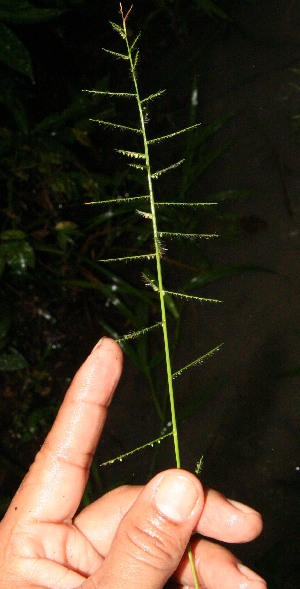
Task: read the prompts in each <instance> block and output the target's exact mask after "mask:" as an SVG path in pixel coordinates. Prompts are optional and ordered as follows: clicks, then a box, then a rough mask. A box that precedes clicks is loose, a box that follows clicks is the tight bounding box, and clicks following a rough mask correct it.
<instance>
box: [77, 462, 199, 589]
mask: <svg viewBox="0 0 300 589" xmlns="http://www.w3.org/2000/svg"><path fill="white" fill-rule="evenodd" d="M203 502H204V499H203V490H202V486H201V484H200V482H199V481H198V479H197V478H196V477H195V476H194V475H193V474H191V473H189V472H186V471H183V470H177V469H172V470H167V471H165V472H163V473H160V474H158V475H157V476H156V477H154V478H153V479H152V480H151V481H150V483H148V485H146V486H145V487H144V489H143V490H142V491H141V493H140V495H139V496H138V497H137V499H136V501H135V503H134V504H133V505H132V507H131V508H130V510H129V511H128V512H127V513H126V515H125V516H124V518H123V519H122V521H121V523H120V525H119V527H118V529H117V532H116V535H115V537H114V540H113V542H112V545H111V548H110V551H109V553H108V555H107V557H106V559H105V560H104V562H103V564H102V565H101V567H100V569H99V570H98V571H97V573H95V574H94V575H92V577H90V579H89V580H87V581H86V582H85V583H83V585H82V588H84V589H89V588H90V587H93V589H98V588H100V587H101V589H106V588H108V587H109V588H110V589H121V588H122V589H123V587H130V588H131V589H140V588H141V587H143V589H162V587H164V585H165V583H166V582H167V580H168V579H169V578H170V577H171V575H172V574H173V573H174V571H175V570H176V569H177V567H178V565H179V563H180V561H181V558H182V556H183V554H184V551H185V549H186V546H187V544H188V542H189V540H190V537H191V534H192V533H193V531H194V529H195V527H196V525H197V522H198V520H199V517H200V515H201V512H202V509H203Z"/></svg>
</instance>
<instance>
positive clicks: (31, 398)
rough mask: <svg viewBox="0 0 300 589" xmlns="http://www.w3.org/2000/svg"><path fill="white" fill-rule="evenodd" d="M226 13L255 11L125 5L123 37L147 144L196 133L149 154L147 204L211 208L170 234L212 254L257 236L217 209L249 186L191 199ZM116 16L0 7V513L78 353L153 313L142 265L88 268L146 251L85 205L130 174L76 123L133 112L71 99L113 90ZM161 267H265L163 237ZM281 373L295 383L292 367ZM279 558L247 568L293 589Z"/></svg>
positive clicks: (200, 276)
mask: <svg viewBox="0 0 300 589" xmlns="http://www.w3.org/2000/svg"><path fill="white" fill-rule="evenodd" d="M236 4H238V5H239V6H241V5H242V6H243V5H245V6H246V5H247V6H248V7H249V5H251V6H252V5H253V6H254V5H255V4H256V3H255V2H253V0H240V1H239V2H231V1H230V0H216V1H214V0H190V1H189V2H186V1H184V0H143V1H142V2H140V1H138V0H137V1H136V2H135V3H134V12H133V15H132V18H131V20H130V27H132V31H131V34H132V36H134V35H136V34H137V33H138V32H139V31H142V37H141V42H140V45H141V54H142V60H141V64H140V85H141V87H142V90H143V91H144V92H145V93H152V92H155V91H157V90H158V89H161V88H166V89H167V92H166V94H165V95H164V96H163V97H162V99H161V100H159V101H157V102H156V103H155V105H153V109H152V111H151V113H150V114H151V117H150V123H149V125H150V134H152V135H154V136H157V135H162V134H164V133H171V132H173V131H176V130H177V129H179V128H181V127H183V126H186V125H189V124H193V123H194V122H196V121H197V122H198V121H200V122H201V123H202V125H201V127H200V128H199V130H198V131H197V132H195V133H193V134H188V135H189V136H188V137H187V138H184V139H182V138H180V140H179V141H174V142H173V143H172V148H170V151H169V150H168V152H167V153H165V151H164V150H158V152H157V155H156V157H157V164H158V165H157V167H158V168H160V167H166V166H167V165H168V164H169V163H172V161H174V159H175V160H176V159H180V158H181V157H182V154H183V157H185V163H184V165H183V167H182V169H181V170H178V171H176V172H175V173H174V174H171V175H170V176H168V178H167V177H166V180H164V181H163V182H162V183H161V184H160V185H159V187H158V196H159V198H161V197H162V195H172V199H174V198H175V197H174V192H175V190H176V197H177V198H178V199H179V200H184V199H187V200H192V199H194V200H199V201H203V202H209V201H214V202H218V207H216V208H213V207H211V208H210V209H209V210H205V212H201V214H200V213H199V214H198V213H197V214H195V211H193V214H192V215H190V214H185V213H184V211H182V212H181V213H180V229H181V230H185V231H190V232H192V231H193V229H195V227H196V228H199V226H200V227H201V232H202V231H203V232H210V231H211V232H216V233H218V235H219V239H220V240H221V241H220V244H221V245H220V246H219V249H220V248H222V247H223V246H224V247H226V244H228V243H230V244H232V243H234V241H235V239H236V238H237V237H238V236H239V234H240V233H241V232H247V233H248V232H249V234H250V233H251V232H253V233H255V232H256V231H258V230H260V229H261V223H262V222H261V220H260V219H258V218H257V217H255V216H253V217H246V218H243V217H241V216H240V215H239V214H238V213H236V212H235V210H234V208H235V207H234V205H232V204H230V203H231V201H234V202H235V201H236V199H237V200H241V199H247V198H249V197H251V195H252V194H253V193H254V191H253V190H252V189H251V187H250V189H249V186H247V187H246V188H245V189H244V188H243V187H242V186H241V185H240V184H239V185H238V186H234V185H232V186H231V187H230V188H229V189H228V187H226V189H225V188H224V189H223V187H222V186H221V189H220V190H218V191H216V192H215V193H213V194H206V193H205V192H203V190H202V189H201V182H200V181H199V179H200V180H201V176H202V174H203V173H205V172H206V171H207V170H208V169H209V167H210V166H211V165H213V164H214V162H216V160H218V158H219V157H220V156H221V155H222V154H223V153H224V152H225V151H226V150H227V149H228V147H229V145H230V144H229V142H227V141H224V140H223V139H222V137H223V135H222V130H223V129H224V127H226V125H227V124H228V122H229V121H231V120H232V118H234V116H235V113H233V112H223V113H222V114H221V116H219V117H217V118H213V119H212V120H205V117H204V116H203V113H202V98H201V83H202V82H203V80H205V77H206V75H207V73H208V69H209V64H210V55H211V52H212V49H213V44H214V41H215V39H216V38H219V37H226V35H227V34H228V31H230V29H231V27H232V26H234V16H235V15H234V7H235V5H236ZM128 7H129V3H126V2H125V1H124V8H128ZM118 11H119V2H118V1H111V0H101V1H99V0H31V1H30V2H29V1H27V0H13V1H12V0H0V190H1V201H0V203H1V205H0V207H1V208H0V214H1V217H0V275H1V283H0V303H1V304H0V379H1V390H2V393H1V397H0V410H1V412H0V427H1V436H0V484H1V487H2V498H1V511H2V512H3V511H4V510H5V508H6V506H7V504H8V502H9V500H10V497H11V495H12V493H13V492H14V491H15V489H16V487H17V485H18V484H19V481H20V478H21V477H22V476H23V475H24V474H25V472H26V470H27V468H28V465H29V464H30V462H31V461H32V459H33V457H34V455H35V452H36V449H37V448H38V446H39V443H40V442H41V441H42V440H43V438H44V436H45V433H46V432H47V431H48V429H49V427H50V425H51V423H52V421H53V418H54V416H55V414H56V411H57V408H58V406H59V404H60V402H61V399H62V396H63V394H64V392H65V389H66V386H67V385H68V383H69V382H70V379H71V378H72V376H73V373H74V370H76V368H77V366H78V365H79V363H80V362H81V361H82V360H83V359H84V357H85V355H86V354H87V353H88V352H89V350H90V348H91V347H92V346H93V345H94V344H95V342H96V341H97V339H98V338H99V337H100V336H101V335H102V334H103V333H104V332H106V333H111V334H112V335H114V336H118V335H120V334H124V333H127V332H128V331H130V330H132V329H133V330H138V329H141V328H143V327H144V325H145V323H147V322H148V320H149V319H151V320H152V318H153V317H154V316H155V313H156V302H155V297H153V295H152V294H151V292H150V291H149V292H148V291H146V289H144V290H143V289H142V290H141V289H140V273H141V268H138V269H135V268H134V267H132V266H126V267H125V268H124V267H119V266H115V265H108V264H101V263H99V261H98V260H99V259H104V258H107V257H117V256H118V255H126V253H128V255H130V254H134V253H140V252H143V251H148V249H149V239H150V238H151V237H150V235H149V233H148V232H147V229H146V227H145V226H144V225H143V224H141V223H140V219H139V218H138V216H137V215H134V213H133V212H130V211H128V209H127V207H125V206H123V205H120V206H119V207H114V208H111V207H109V206H108V207H101V206H99V207H98V206H87V205H85V203H86V202H90V201H98V200H99V201H101V200H108V199H110V198H117V197H118V196H121V197H122V196H127V195H128V196H134V195H136V194H137V193H138V191H140V186H139V177H138V174H137V173H136V172H135V171H130V172H128V170H126V168H125V167H124V164H123V161H122V160H121V159H120V157H119V156H117V154H115V153H114V148H115V147H116V146H117V147H124V146H125V148H128V143H127V142H126V141H127V138H124V139H123V137H121V138H119V137H118V138H117V139H116V137H115V135H114V133H110V132H108V131H103V129H102V128H101V127H100V126H98V125H97V124H95V123H93V122H91V121H90V119H91V118H92V119H93V118H96V119H106V120H111V121H116V122H124V121H125V122H126V123H127V124H128V123H129V122H130V121H131V120H132V117H133V116H134V115H133V113H132V112H131V109H130V105H129V106H128V107H126V108H124V106H123V105H122V107H121V112H120V103H119V102H116V103H115V102H114V100H107V99H105V98H102V97H100V96H97V95H91V94H88V93H84V92H83V90H84V89H97V90H107V89H110V90H118V91H121V90H122V89H124V90H127V89H128V78H127V73H126V72H125V71H124V68H123V64H122V63H119V62H117V61H113V60H111V59H109V58H108V56H107V55H106V54H104V52H102V51H101V48H102V47H107V48H111V49H115V50H116V51H118V50H119V45H118V42H119V40H118V36H116V35H115V34H114V33H113V32H112V30H111V27H110V26H109V21H111V20H113V21H116V20H117V19H118ZM198 78H200V83H199V80H198ZM198 83H199V87H198ZM220 131H221V138H220V135H219V133H220ZM122 142H125V143H124V145H123V144H122ZM199 186H200V188H199ZM164 200H166V198H165V197H164ZM228 205H229V206H228ZM164 215H165V217H164V222H165V223H167V224H168V228H169V230H170V231H172V229H173V230H178V216H177V215H178V209H176V210H175V209H174V210H173V209H172V208H170V209H168V211H167V212H164ZM165 261H166V274H167V277H168V280H169V281H170V283H171V287H172V286H174V285H176V286H178V278H180V280H181V282H182V284H183V287H184V288H185V289H186V291H189V292H191V294H192V291H193V289H198V288H201V289H203V288H205V287H206V285H207V284H211V283H212V282H214V281H216V280H218V279H220V278H224V277H229V276H233V275H236V274H241V273H245V272H248V271H249V272H257V271H261V270H263V271H264V270H265V268H264V267H263V265H262V266H260V267H258V266H255V265H246V264H238V262H237V264H229V265H225V266H222V265H220V261H219V260H218V259H216V258H215V257H214V254H213V250H210V249H209V247H208V246H207V245H206V244H204V245H203V244H199V245H198V244H197V246H196V247H195V244H192V245H189V244H188V243H187V244H186V245H185V248H184V250H182V244H176V243H175V242H174V243H172V245H171V246H170V248H169V250H168V253H167V255H166V259H165ZM210 294H211V293H209V295H210ZM204 296H205V294H204ZM168 310H169V312H170V316H171V317H172V321H173V324H172V329H173V334H174V342H176V339H177V338H178V336H179V333H180V305H179V306H178V305H177V303H176V305H175V302H174V301H173V300H171V299H170V300H169V303H168ZM215 343H216V344H218V343H220V342H219V341H217V342H215ZM153 344H155V340H154V341H152V342H151V350H149V344H147V343H145V342H144V341H142V340H141V341H140V342H137V343H136V344H135V345H129V344H128V345H127V346H125V348H126V351H127V352H128V355H129V356H130V357H131V359H132V360H133V362H134V363H135V365H137V366H138V367H139V369H141V371H142V373H143V377H144V379H146V381H147V384H148V386H149V388H150V391H151V394H152V399H153V401H154V405H157V406H156V410H157V413H158V418H160V420H161V422H160V425H159V427H162V426H163V425H164V419H165V417H164V415H161V414H160V409H159V406H161V405H160V404H161V399H157V394H158V390H159V384H158V382H157V375H156V374H154V377H153V376H152V373H150V372H151V370H150V369H152V368H153V367H154V368H155V367H156V365H157V364H158V363H159V361H160V360H161V357H160V354H159V352H158V351H157V353H156V348H155V345H153ZM205 351H207V350H205ZM155 354H156V355H155ZM291 370H296V373H297V374H298V373H299V368H297V367H295V368H293V367H292V368H291ZM206 392H208V393H209V390H208V391H206ZM157 401H158V402H157ZM200 402H201V399H200ZM195 403H196V404H195ZM197 403H198V404H199V400H198V401H196V402H195V401H194V402H193V403H192V404H190V405H189V406H187V407H185V408H183V411H182V415H184V416H186V415H188V413H189V412H193V411H196V409H197V408H198V405H197ZM196 405H197V406H196ZM158 434H159V431H158ZM113 454H115V452H113ZM108 457H109V456H108ZM129 468H130V467H129ZM93 472H94V474H93V483H94V488H88V493H87V498H86V500H89V499H92V498H93V493H96V494H97V493H98V492H99V488H100V489H101V490H102V489H103V481H102V479H101V476H100V475H99V473H98V472H97V468H95V469H94V471H93ZM279 557H280V555H279V554H277V553H276V547H275V549H274V550H273V551H271V552H269V554H268V561H265V562H264V565H263V566H262V567H261V570H262V571H263V570H265V571H266V572H267V573H269V574H270V578H271V579H272V581H271V582H272V583H273V584H272V585H270V588H272V589H273V588H274V589H279V587H287V588H289V587H291V588H292V589H293V585H292V584H291V585H284V584H283V581H282V580H281V578H280V577H279V576H276V574H274V575H273V572H272V571H273V570H274V569H276V563H277V562H278V559H279ZM284 566H285V565H282V569H284Z"/></svg>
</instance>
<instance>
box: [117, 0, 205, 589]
mask: <svg viewBox="0 0 300 589" xmlns="http://www.w3.org/2000/svg"><path fill="white" fill-rule="evenodd" d="M130 10H131V8H130V9H129V11H128V12H127V14H126V15H125V16H124V15H123V10H122V5H121V14H122V21H123V30H124V35H125V41H126V46H127V52H128V58H129V62H130V69H131V75H132V78H133V83H134V87H135V94H136V99H137V105H138V110H139V116H140V123H141V130H142V136H143V143H144V153H145V164H146V170H147V178H148V187H149V199H150V210H151V218H152V227H153V237H154V246H155V255H156V269H157V280H158V290H159V298H160V307H161V321H162V329H163V338H164V347H165V361H166V371H167V380H168V388H169V398H170V408H171V419H172V429H173V442H174V451H175V459H176V467H177V468H180V466H181V461H180V451H179V441H178V431H177V419H176V411H175V399H174V389H173V379H172V368H171V359H170V346H169V336H168V325H167V317H166V306H165V299H164V297H165V291H164V287H163V278H162V268H161V261H160V260H161V249H160V244H159V234H158V230H157V220H156V209H155V199H154V191H153V184H152V174H151V165H150V157H149V149H148V141H147V134H146V124H145V117H144V113H143V108H142V103H141V99H140V94H139V88H138V83H137V78H136V73H135V65H136V62H135V63H134V61H133V59H132V54H131V49H130V45H129V43H128V37H127V30H126V18H127V16H128V14H129V12H130ZM187 551H188V558H189V561H190V566H191V570H192V576H193V580H194V586H195V588H196V589H200V587H199V582H198V578H197V572H196V567H195V562H194V558H193V554H192V549H191V544H190V543H189V545H188V548H187Z"/></svg>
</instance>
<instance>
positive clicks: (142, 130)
mask: <svg viewBox="0 0 300 589" xmlns="http://www.w3.org/2000/svg"><path fill="white" fill-rule="evenodd" d="M131 10H132V7H131V8H130V9H129V10H128V12H127V13H124V12H123V8H122V5H121V4H120V12H121V25H119V24H117V23H111V26H112V27H113V29H114V30H115V31H116V32H117V34H118V35H119V36H120V37H121V39H122V41H123V46H125V48H124V52H116V51H111V50H110V49H105V51H106V52H107V53H108V54H110V55H111V56H113V57H115V58H117V59H120V60H123V61H124V63H125V64H127V66H128V69H129V75H130V78H131V82H132V86H133V91H132V92H118V91H101V92H99V91H93V90H89V92H95V93H96V94H99V93H100V94H103V95H105V96H107V97H113V98H117V99H120V100H122V99H124V100H133V101H134V102H135V104H136V110H137V123H136V126H128V125H126V124H120V123H114V122H109V121H105V120H101V119H100V120H99V119H94V120H95V122H97V123H98V124H100V125H102V126H104V127H106V128H111V129H113V130H116V131H126V132H128V133H129V134H132V135H134V136H135V144H136V143H138V145H139V146H138V149H137V151H135V150H133V149H117V150H116V151H117V152H118V154H119V155H121V156H122V157H125V158H126V159H127V164H128V166H129V167H130V168H134V169H135V170H137V171H138V172H139V173H141V175H142V178H141V185H142V186H145V185H146V186H147V188H146V194H145V191H144V190H143V192H144V194H142V195H141V196H139V195H138V196H128V195H126V197H125V198H117V199H111V200H104V201H102V202H100V203H99V202H97V203H94V202H93V201H92V202H91V203H89V204H102V205H109V206H112V205H116V206H117V205H120V203H125V204H126V205H128V206H135V205H137V206H139V207H140V206H141V205H142V207H143V208H142V210H141V209H140V208H138V209H136V208H135V213H136V214H137V215H139V216H140V217H141V218H142V219H143V222H145V223H149V230H148V233H149V235H151V243H152V246H150V249H149V250H147V251H146V252H145V251H143V252H142V253H140V254H137V255H136V254H135V255H126V256H121V257H112V258H106V259H105V260H101V262H106V263H119V262H125V263H127V262H139V261H145V260H146V261H150V262H151V260H153V263H154V265H155V274H152V273H150V272H149V273H144V274H143V280H144V283H145V284H146V286H149V287H150V288H151V289H152V291H153V292H154V293H155V295H156V296H157V297H158V299H159V305H158V307H159V320H158V321H157V322H156V323H155V324H153V325H144V326H143V327H142V328H141V329H139V330H137V331H135V332H131V333H128V334H127V335H124V336H123V337H121V338H118V341H119V342H120V344H121V345H122V344H123V343H124V342H127V341H128V340H131V339H134V338H139V337H144V336H145V335H146V334H148V332H149V331H151V330H152V329H160V330H161V331H162V339H163V349H164V354H163V355H164V363H165V372H166V380H167V386H168V396H169V406H170V413H171V431H170V432H168V433H167V434H163V435H162V436H160V437H159V438H157V439H155V440H152V441H150V442H147V443H146V444H142V445H141V446H139V447H138V448H135V449H134V450H132V451H129V452H127V453H125V454H122V455H120V456H118V457H116V458H113V459H111V460H108V461H106V462H105V463H104V464H112V463H114V462H115V461H116V460H119V461H122V460H123V458H125V457H127V456H129V455H131V454H132V453H133V452H135V451H139V450H142V449H143V448H145V447H147V446H149V445H150V446H152V445H154V444H155V443H159V442H160V441H161V440H163V439H165V438H166V437H169V436H172V438H173V443H174V455H175V462H176V467H177V468H180V467H181V456H180V446H179V439H178V425H177V421H178V420H177V415H176V407H175V394H174V379H175V378H176V377H178V376H180V375H181V374H182V373H183V372H184V371H185V370H188V369H190V368H191V367H193V366H195V365H196V364H199V363H202V362H203V361H204V360H206V359H207V358H208V357H209V356H211V355H212V354H213V353H215V352H216V351H217V350H218V349H219V348H220V346H216V347H215V348H214V349H212V350H210V351H209V352H207V353H206V354H204V355H202V356H200V357H198V358H196V359H195V360H191V362H189V363H188V364H187V365H186V366H183V367H181V368H180V369H179V370H177V371H173V369H172V362H171V352H170V350H171V346H170V335H169V328H168V316H167V315H168V314H167V310H168V305H169V301H170V299H171V298H172V299H173V298H176V297H179V298H180V299H184V300H186V301H187V302H189V301H194V302H210V303H218V302H220V301H218V300H216V299H209V298H202V297H198V296H193V295H187V294H185V293H183V292H175V291H173V290H168V289H167V288H166V287H165V283H164V275H163V260H164V252H165V247H166V246H165V243H166V242H168V240H171V239H174V238H176V239H184V240H195V239H199V238H203V239H208V238H213V237H216V235H215V234H206V233H205V234H201V233H194V232H193V233H187V232H183V231H180V230H179V231H172V232H171V231H166V230H164V227H161V226H160V217H159V210H161V209H163V208H164V207H170V206H172V207H179V209H182V207H187V209H189V208H191V207H192V208H198V207H203V206H210V205H212V204H215V203H201V202H200V203H198V202H183V201H182V199H179V201H178V202H177V201H176V199H175V200H174V197H173V198H172V200H171V201H165V202H157V201H156V195H155V188H154V186H155V183H156V182H157V181H159V179H160V178H161V176H163V175H164V174H166V173H169V172H172V171H173V170H175V169H176V168H178V167H180V166H182V164H183V163H184V160H183V159H180V160H179V161H176V162H174V163H172V164H170V165H168V166H166V167H163V168H161V169H158V170H154V169H153V167H152V157H151V153H152V151H151V150H152V149H153V148H155V146H156V145H157V144H160V143H162V142H167V141H169V140H172V139H173V138H175V137H178V135H181V134H184V133H193V132H195V131H196V130H197V128H198V127H199V123H195V124H193V125H190V126H188V127H184V128H183V129H180V130H178V131H175V132H173V133H169V134H166V135H163V136H160V137H154V138H151V137H149V136H148V130H147V123H148V120H149V115H148V108H147V106H148V103H149V102H151V101H153V100H156V99H157V98H159V97H160V96H161V95H162V94H163V93H164V90H159V91H157V92H155V93H152V94H150V95H148V96H146V97H142V96H141V94H140V88H139V84H138V78H137V67H138V63H139V57H140V56H139V49H138V40H139V37H140V35H137V36H136V37H135V38H134V40H133V41H130V38H129V35H128V31H127V21H128V18H129V14H130V13H131ZM153 272H154V271H153ZM158 412H160V414H161V410H160V409H159V411H158ZM104 464H103V465H104ZM201 465H202V459H200V460H199V461H198V463H197V466H196V473H197V474H198V473H199V472H200V469H201ZM189 558H190V561H191V567H192V570H193V574H194V578H195V586H196V587H198V582H197V575H196V572H195V567H194V563H193V558H192V554H191V549H189Z"/></svg>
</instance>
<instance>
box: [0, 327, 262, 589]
mask: <svg viewBox="0 0 300 589" xmlns="http://www.w3.org/2000/svg"><path fill="white" fill-rule="evenodd" d="M121 370H122V353H121V350H120V348H119V346H118V345H117V344H116V343H115V342H114V341H113V340H110V339H108V338H104V339H102V340H101V341H100V342H99V344H98V345H97V346H96V347H95V348H94V350H93V351H92V353H91V354H90V356H89V357H88V358H87V360H86V361H85V362H84V364H83V365H82V367H81V368H80V370H79V371H78V372H77V374H76V376H75V378H74V380H73V382H72V384H71V386H70V388H69V390H68V392H67V394H66V397H65V399H64V402H63V403H62V406H61V408H60V411H59V413H58V416H57V418H56V420H55V423H54V425H53V427H52V429H51V431H50V433H49V434H48V436H47V438H46V440H45V443H44V445H43V446H42V448H41V450H40V451H39V453H38V454H37V456H36V459H35V462H34V463H33V465H32V466H31V468H30V470H29V472H28V474H27V475H26V477H25V479H24V480H23V482H22V484H21V486H20V488H19V490H18V491H17V493H16V495H15V497H14V498H13V500H12V502H11V505H10V507H9V509H8V511H7V513H6V515H5V517H4V519H3V520H2V522H1V524H0V537H1V545H0V570H1V579H0V589H11V588H12V587H14V588H16V589H18V588H19V589H45V588H48V589H75V588H77V587H82V589H100V588H101V589H108V587H109V588H110V589H121V587H122V588H123V587H130V588H131V589H138V588H140V587H143V589H162V588H163V587H164V585H165V583H166V582H167V581H168V579H169V578H170V577H171V576H172V575H173V574H174V576H173V579H174V582H175V583H176V584H177V585H179V586H180V585H182V586H186V587H193V581H192V575H191V571H190V567H189V561H188V558H187V556H186V553H185V549H186V546H187V544H188V542H189V540H190V537H191V535H192V534H194V533H195V532H198V533H200V534H202V535H204V536H206V537H211V538H214V539H218V540H223V541H225V542H246V541H248V540H251V539H253V538H255V537H256V536H257V535H258V534H259V533H260V531H261V528H262V523H261V518H260V515H259V514H258V513H257V512H255V511H253V510H251V509H250V508H248V507H246V506H244V505H241V504H238V503H236V502H230V501H228V500H227V499H225V498H224V497H223V496H222V495H220V494H219V493H217V492H216V491H213V490H208V491H205V490H203V488H202V486H201V484H200V482H199V481H198V479H197V478H196V477H195V476H194V475H192V474H191V473H189V472H185V471H183V470H176V469H171V470H168V471H165V472H163V473H160V474H158V475H156V476H155V477H154V478H153V479H152V480H151V481H150V482H149V483H148V484H147V485H146V486H145V487H129V486H127V487H121V488H119V489H115V490H114V491H112V492H110V493H108V494H107V495H104V496H103V497H102V498H101V499H99V500H98V501H96V502H95V503H93V504H91V505H90V506H88V507H87V508H85V509H84V510H83V511H82V512H81V513H79V514H78V515H75V514H76V511H77V509H78V506H79V504H80V501H81V498H82V494H83V492H84V488H85V485H86V482H87V479H88V474H89V469H90V465H91V462H92V458H93V454H94V451H95V448H96V446H97V443H98V440H99V437H100V435H101V432H102V429H103V426H104V422H105V417H106V413H107V408H108V406H109V404H110V401H111V398H112V395H113V392H114V390H115V388H116V385H117V383H118V380H119V377H120V374H121ZM192 547H193V553H194V557H195V563H196V568H197V574H198V577H199V581H200V584H201V586H202V587H205V588H206V589H241V588H243V589H265V588H266V584H265V582H264V581H263V579H261V578H260V577H258V576H257V575H256V574H255V573H253V572H252V571H250V570H249V569H248V568H246V567H244V565H240V564H239V562H238V561H237V559H236V558H235V557H234V556H233V555H232V554H231V553H230V552H229V551H228V550H226V549H225V548H223V547H221V546H218V545H217V544H214V543H211V542H209V541H208V540H206V539H204V538H195V539H194V540H193V541H192Z"/></svg>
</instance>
